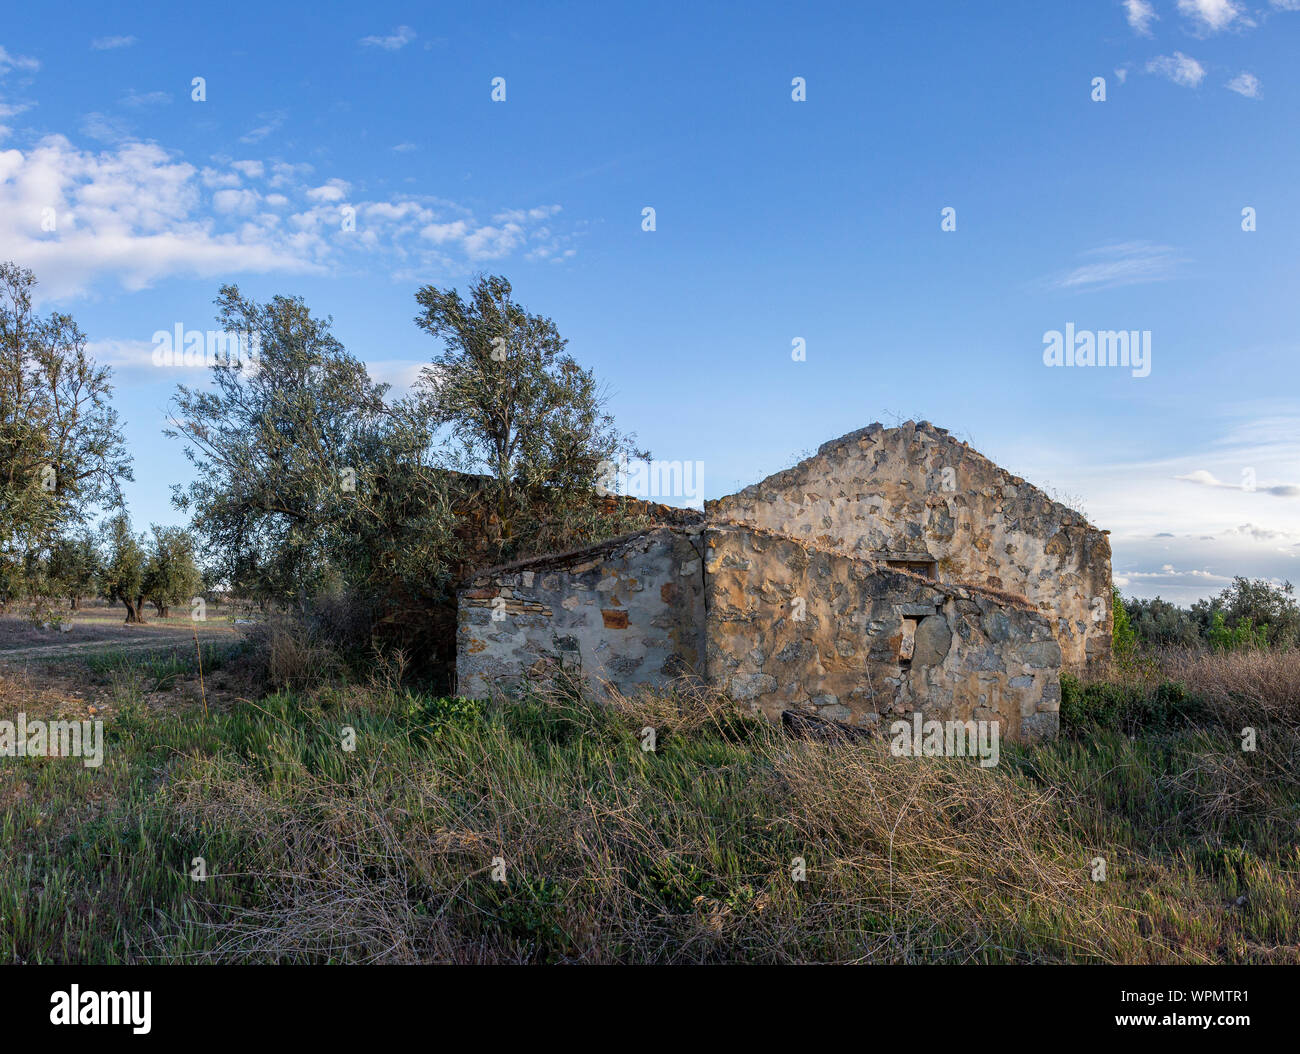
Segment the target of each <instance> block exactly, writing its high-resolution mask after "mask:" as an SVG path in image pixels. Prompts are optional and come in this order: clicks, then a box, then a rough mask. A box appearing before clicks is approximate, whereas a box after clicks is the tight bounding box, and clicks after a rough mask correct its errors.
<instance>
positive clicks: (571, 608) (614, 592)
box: [456, 526, 704, 698]
mask: <svg viewBox="0 0 1300 1054" xmlns="http://www.w3.org/2000/svg"><path fill="white" fill-rule="evenodd" d="M701 530H702V528H700V527H699V526H696V527H690V528H668V527H662V528H657V529H654V530H650V531H646V532H642V533H640V534H636V535H633V536H631V537H628V538H621V539H615V540H613V541H611V542H607V543H603V544H601V545H597V546H591V547H588V548H586V549H582V550H579V551H577V552H573V553H566V554H558V555H554V556H546V557H539V558H537V559H534V560H527V561H522V562H520V563H517V564H513V565H507V566H506V567H502V568H495V569H491V570H487V571H483V572H480V573H479V574H478V575H476V576H475V578H474V579H473V580H472V581H471V582H470V583H469V585H468V588H466V589H464V590H462V591H461V593H460V597H459V603H458V612H457V634H456V654H457V658H456V672H457V691H458V692H459V693H460V694H461V695H466V696H470V697H472V698H485V697H487V696H489V695H492V694H493V693H495V692H506V691H509V690H511V689H512V688H514V687H516V686H517V685H518V684H519V683H520V682H521V681H522V680H524V679H525V678H529V677H531V678H535V679H537V680H539V681H544V680H547V679H549V678H550V677H551V676H552V675H553V674H554V673H555V672H556V671H558V670H565V671H569V672H571V673H573V674H575V675H580V676H581V677H582V678H583V679H584V680H586V681H587V682H588V683H589V684H590V685H591V686H592V688H593V689H595V690H597V691H601V690H603V688H604V685H605V684H606V683H608V684H610V685H612V686H613V687H615V688H616V689H618V690H619V691H620V692H624V693H631V692H633V691H635V690H636V689H637V688H638V687H640V686H643V685H653V684H662V683H665V682H667V681H669V680H674V679H678V678H683V677H685V678H690V677H696V678H700V677H702V675H703V672H704V640H703V633H704V574H703V563H702V549H701V546H702V542H701V538H700V534H701ZM494 615H496V617H495V618H494V617H493V616H494Z"/></svg>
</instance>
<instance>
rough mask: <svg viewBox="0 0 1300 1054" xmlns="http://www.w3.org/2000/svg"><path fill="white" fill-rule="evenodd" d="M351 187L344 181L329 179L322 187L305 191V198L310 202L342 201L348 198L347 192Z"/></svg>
mask: <svg viewBox="0 0 1300 1054" xmlns="http://www.w3.org/2000/svg"><path fill="white" fill-rule="evenodd" d="M350 189H352V185H351V184H350V183H348V182H347V180H344V179H331V180H329V181H327V182H326V183H325V184H324V185H323V186H319V187H313V188H312V189H311V190H309V191H307V197H308V198H309V199H310V200H312V201H334V202H337V201H342V200H343V199H344V198H346V197H347V196H348V191H349V190H350Z"/></svg>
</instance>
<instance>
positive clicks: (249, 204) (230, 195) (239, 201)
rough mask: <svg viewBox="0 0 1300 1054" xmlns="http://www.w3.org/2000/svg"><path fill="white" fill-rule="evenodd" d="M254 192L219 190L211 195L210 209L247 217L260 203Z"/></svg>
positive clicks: (257, 195)
mask: <svg viewBox="0 0 1300 1054" xmlns="http://www.w3.org/2000/svg"><path fill="white" fill-rule="evenodd" d="M261 200H262V199H261V195H260V194H258V193H257V191H255V190H219V191H217V192H216V193H215V194H213V195H212V207H213V208H214V209H216V211H217V212H221V213H226V214H230V213H238V214H239V215H242V216H247V215H249V214H251V213H252V212H253V211H255V210H256V209H257V206H258V205H259V204H260V203H261Z"/></svg>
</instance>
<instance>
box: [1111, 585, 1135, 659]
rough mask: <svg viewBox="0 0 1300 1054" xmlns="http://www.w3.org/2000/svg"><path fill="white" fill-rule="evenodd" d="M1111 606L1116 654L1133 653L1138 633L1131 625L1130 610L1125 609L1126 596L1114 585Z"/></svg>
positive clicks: (1112, 634) (1120, 655)
mask: <svg viewBox="0 0 1300 1054" xmlns="http://www.w3.org/2000/svg"><path fill="white" fill-rule="evenodd" d="M1110 607H1111V616H1112V618H1111V639H1112V642H1113V644H1114V649H1115V655H1116V656H1117V657H1122V656H1125V655H1131V654H1132V653H1133V649H1134V647H1135V646H1136V644H1137V634H1136V633H1134V632H1133V627H1132V626H1131V625H1129V620H1128V612H1127V611H1125V610H1124V598H1123V597H1121V596H1120V595H1119V589H1118V588H1116V587H1115V586H1113V585H1112V586H1111V587H1110Z"/></svg>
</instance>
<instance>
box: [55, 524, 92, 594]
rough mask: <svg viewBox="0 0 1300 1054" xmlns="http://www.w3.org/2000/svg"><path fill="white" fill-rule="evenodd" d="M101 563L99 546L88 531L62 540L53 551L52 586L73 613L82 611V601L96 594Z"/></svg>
mask: <svg viewBox="0 0 1300 1054" xmlns="http://www.w3.org/2000/svg"><path fill="white" fill-rule="evenodd" d="M99 563H100V556H99V546H98V545H97V544H96V543H95V538H94V536H93V535H92V534H91V533H90V532H89V531H80V532H79V533H77V534H75V535H70V536H65V537H62V538H60V539H59V540H58V541H56V542H55V543H54V546H53V547H52V548H51V550H50V559H49V578H50V582H51V584H52V586H53V588H54V589H55V590H56V591H57V595H59V596H62V597H64V598H66V599H67V601H68V605H69V607H70V608H71V609H72V610H73V611H76V610H77V609H78V608H79V607H80V604H81V598H82V597H84V596H88V595H91V594H93V593H94V592H95V585H96V579H97V578H98V576H99V570H100V568H99Z"/></svg>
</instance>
